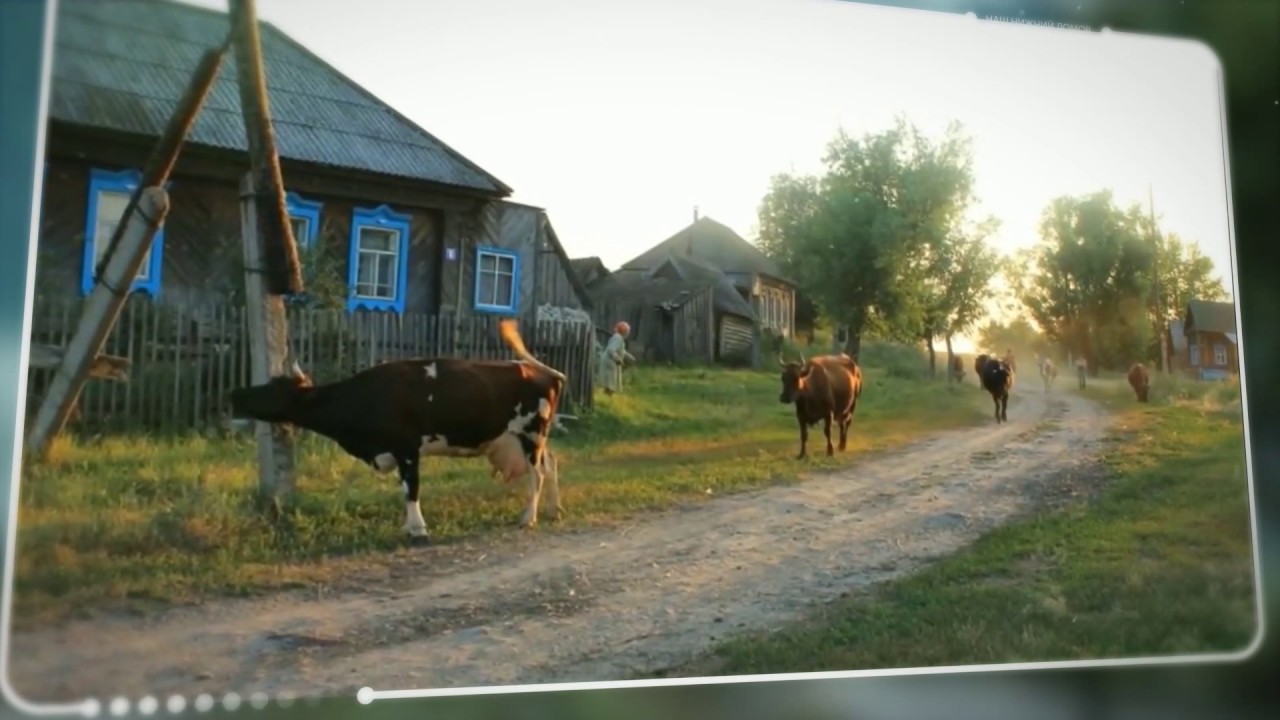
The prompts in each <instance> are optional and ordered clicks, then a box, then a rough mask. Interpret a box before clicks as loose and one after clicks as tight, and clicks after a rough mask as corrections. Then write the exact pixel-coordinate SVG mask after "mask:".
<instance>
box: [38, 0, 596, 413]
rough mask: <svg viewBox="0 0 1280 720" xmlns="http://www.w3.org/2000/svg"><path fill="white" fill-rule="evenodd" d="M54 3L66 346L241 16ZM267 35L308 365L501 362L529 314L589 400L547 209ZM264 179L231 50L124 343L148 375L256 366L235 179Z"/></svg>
mask: <svg viewBox="0 0 1280 720" xmlns="http://www.w3.org/2000/svg"><path fill="white" fill-rule="evenodd" d="M57 7H58V10H57V20H56V37H55V48H54V61H53V65H54V67H53V80H52V87H51V95H50V101H49V116H48V132H47V136H46V137H47V141H46V162H45V170H44V171H45V177H44V187H43V200H42V206H41V217H40V236H39V237H40V239H39V245H38V250H37V253H38V256H37V264H36V284H35V286H36V288H37V290H36V292H37V299H36V308H35V312H34V313H33V314H34V317H33V340H34V341H37V342H50V343H53V344H57V343H58V342H59V341H60V340H63V339H65V336H66V335H68V334H69V333H70V330H71V325H73V323H74V319H75V318H76V317H77V316H78V304H79V303H80V302H81V300H82V298H83V297H84V296H85V295H87V294H88V292H89V291H90V290H91V289H92V286H93V281H94V275H93V273H94V266H95V265H96V260H97V259H98V258H99V257H100V256H101V255H100V254H101V252H102V250H103V249H104V248H103V245H104V244H105V242H106V240H107V238H109V237H110V235H111V233H112V231H113V228H114V226H115V224H116V223H117V222H118V221H119V219H120V215H121V214H122V211H123V209H124V205H125V203H126V202H127V200H128V197H129V194H130V193H131V192H132V191H133V189H134V188H136V186H137V183H138V182H139V180H140V177H141V170H142V167H143V166H144V164H145V163H146V160H147V157H148V155H149V153H150V151H151V149H152V146H153V145H154V143H155V141H156V139H157V138H158V136H159V135H160V133H161V132H162V131H163V128H164V126H165V124H166V122H167V121H168V118H169V115H170V114H171V113H172V111H173V109H174V108H175V106H176V105H177V103H178V101H179V98H180V97H181V96H182V94H183V92H184V90H185V88H186V85H187V83H188V81H189V78H190V76H191V73H192V71H193V70H194V68H195V66H196V64H197V62H198V61H199V58H200V57H201V55H202V54H203V53H204V52H205V51H206V50H208V49H210V48H213V47H216V46H218V45H220V44H221V43H222V41H223V39H224V38H225V37H226V34H227V31H228V29H229V18H228V16H227V15H226V14H225V13H222V12H218V11H214V10H209V9H204V8H197V7H193V6H189V5H184V4H179V3H176V2H169V1H168V0H113V1H112V2H109V3H104V2H100V1H99V0H61V1H60V2H59V3H58V6H57ZM261 43H262V52H263V61H264V65H265V69H266V78H267V87H268V94H269V101H270V107H271V113H272V120H273V124H274V132H275V138H276V144H277V149H278V152H279V155H280V163H281V169H282V174H283V177H284V182H285V190H286V197H287V203H288V209H289V214H290V219H291V221H292V224H293V230H294V235H295V238H296V240H297V242H298V245H299V255H300V258H301V260H302V264H303V277H304V281H305V283H306V293H304V294H303V295H302V296H300V297H294V298H291V300H292V307H291V313H293V314H294V316H295V322H294V323H293V324H292V328H293V333H294V334H295V335H297V337H295V338H294V340H295V343H296V345H297V347H298V348H299V352H300V354H301V355H302V356H303V358H304V359H307V360H310V361H312V362H315V363H317V364H327V366H328V367H330V369H331V370H332V371H333V372H334V373H344V372H351V371H354V370H356V369H359V367H361V366H366V365H368V364H371V363H374V362H379V361H381V360H385V359H390V358H391V357H395V356H404V355H411V354H425V353H436V352H439V353H442V354H460V355H464V356H475V355H484V354H487V353H490V352H493V353H501V348H500V346H499V345H498V344H497V340H496V338H494V337H492V336H493V335H494V332H493V328H494V326H495V325H496V322H497V320H498V319H500V318H503V317H515V318H518V319H520V320H521V321H522V325H524V326H525V327H526V331H525V332H526V337H533V338H535V341H534V342H531V343H530V347H531V349H533V350H534V352H535V353H539V352H547V353H554V352H556V349H555V348H551V347H547V343H549V342H550V343H553V344H554V343H556V342H559V343H561V344H563V343H573V342H579V343H580V344H583V343H585V345H584V347H585V348H587V349H586V350H583V351H582V352H581V353H578V354H582V355H583V360H581V365H582V367H581V368H576V367H574V368H566V370H567V371H568V372H569V374H570V377H571V382H572V383H575V384H576V385H579V386H580V387H578V388H577V390H578V392H577V393H575V394H576V395H577V397H578V398H579V399H581V400H583V401H584V402H589V398H590V392H589V383H590V369H589V365H590V363H589V358H588V355H589V347H590V335H591V333H590V328H589V316H588V315H587V311H589V309H590V307H591V305H590V302H591V301H590V298H589V296H588V295H587V293H586V289H585V287H584V286H583V284H582V283H581V282H580V281H579V280H578V279H577V276H576V275H575V274H574V273H573V271H572V269H571V266H570V263H569V258H568V256H567V255H566V254H565V251H564V248H563V246H562V245H561V243H560V240H559V237H558V236H557V235H556V233H555V230H554V228H553V227H552V225H551V222H550V220H549V218H548V216H547V212H546V211H545V210H544V209H542V208H537V207H532V206H529V205H524V204H521V203H516V202H513V201H511V200H510V199H509V198H510V195H511V194H512V188H510V187H508V186H507V185H505V184H504V183H503V182H502V181H500V180H499V179H498V178H496V177H494V176H493V175H492V174H490V173H489V172H487V171H485V170H484V169H483V168H481V167H479V166H478V165H477V164H476V163H474V162H472V161H471V160H469V159H467V158H466V157H464V156H463V155H462V154H461V153H459V152H458V151H457V150H455V149H453V148H451V147H449V146H448V145H446V144H445V143H444V142H443V141H442V140H440V139H439V138H437V137H435V136H434V135H432V134H431V133H430V132H428V131H427V130H425V129H423V128H421V127H419V126H418V125H417V124H415V123H414V122H413V121H411V120H409V119H408V118H406V117H404V116H403V115H401V114H400V113H398V112H397V111H396V110H395V109H394V108H392V107H390V106H388V105H387V104H386V103H384V102H382V101H381V100H379V99H378V98H376V97H375V96H373V95H372V94H371V93H370V92H369V91H367V90H365V89H364V88H362V87H361V86H360V85H358V84H357V83H356V82H355V81H353V80H352V79H350V78H348V77H346V76H344V75H343V74H342V73H340V72H339V71H338V70H337V69H335V68H334V67H333V66H331V65H330V64H328V63H327V62H325V61H324V60H322V59H321V58H319V57H318V56H316V55H315V54H314V53H312V52H311V51H309V50H308V49H307V48H305V47H303V46H302V45H300V44H299V43H297V42H296V41H294V40H293V39H291V38H290V37H289V36H287V35H286V34H285V33H283V32H281V31H280V30H279V29H277V28H276V27H274V26H272V25H271V24H270V23H265V22H263V23H261ZM248 168H249V164H248V155H247V152H246V138H245V131H244V125H243V121H242V118H241V109H240V97H239V90H238V87H237V83H236V73H235V65H234V57H233V53H227V55H226V56H225V57H224V59H223V63H222V66H221V69H220V72H219V76H218V79H217V81H216V84H215V85H214V87H213V89H212V91H211V92H210V94H209V97H208V99H207V100H206V103H205V106H204V108H203V109H202V111H201V114H200V116H199V118H198V120H197V122H196V123H195V125H194V127H193V128H192V130H191V132H190V133H189V135H188V137H187V143H186V145H185V146H184V148H183V153H182V156H181V158H180V160H179V162H178V164H177V166H176V167H175V168H174V172H173V173H172V175H171V176H170V184H169V186H168V191H169V196H170V201H171V207H170V211H169V214H168V216H167V218H166V221H165V224H164V226H163V227H162V228H161V230H160V232H158V233H157V234H156V235H155V238H154V241H153V245H152V249H151V251H150V253H149V256H148V257H147V258H146V259H145V260H144V263H143V267H142V270H141V271H140V273H139V276H138V278H137V279H136V281H135V282H134V284H133V287H132V293H131V297H130V300H129V302H128V304H127V305H126V308H125V312H124V315H123V316H122V317H121V320H120V322H119V323H118V325H117V330H116V332H115V333H114V336H115V337H113V338H111V339H109V340H108V347H107V351H108V352H113V351H114V352H115V354H121V355H126V356H129V357H131V358H133V359H134V362H135V366H136V365H137V364H138V363H139V362H140V361H142V364H143V365H146V364H147V363H148V362H149V363H150V364H151V365H153V366H156V365H158V364H159V363H161V362H162V360H157V358H161V359H163V358H165V357H167V358H168V360H169V361H170V362H172V363H177V364H182V363H187V362H190V361H191V360H192V356H194V357H195V359H196V360H199V361H203V360H205V359H207V357H208V356H209V352H210V351H211V350H216V351H218V352H221V353H222V355H224V356H235V355H237V354H239V355H243V353H242V352H241V351H240V349H239V348H240V347H241V345H247V342H242V341H246V340H247V333H246V331H245V328H244V325H245V323H244V322H243V317H242V312H241V311H242V310H243V298H242V295H243V292H242V288H243V283H244V268H243V260H242V257H243V255H242V253H243V250H242V244H241V237H240V221H241V220H240V218H241V214H240V202H241V201H240V198H239V182H240V178H241V177H242V176H243V175H244V174H245V173H246V171H247V170H248ZM308 313H310V314H308ZM237 318H239V319H237ZM552 322H554V323H558V326H557V327H555V328H548V327H547V323H552ZM540 323H541V326H540V325H539V324H540ZM566 323H577V324H580V325H582V327H581V328H580V329H577V330H569V331H566V330H565V327H564V326H565V324H566ZM139 331H141V335H140V334H139ZM575 333H576V334H577V336H578V337H579V339H578V340H573V338H572V337H571V336H574V335H575ZM317 335H322V336H323V337H319V338H317V337H315V336H317ZM36 336H39V337H36ZM540 342H541V344H542V346H543V347H541V348H540V347H539V346H538V345H539V343H540ZM229 348H230V349H229ZM577 351H578V349H576V348H575V349H574V352H575V353H576V352H577ZM565 353H568V350H565ZM233 359H234V358H233ZM243 359H244V358H240V360H243ZM548 359H549V360H551V361H553V362H560V363H561V364H562V365H564V364H565V363H571V362H572V358H570V357H569V355H567V354H564V353H562V357H549V358H548ZM220 362H224V364H225V362H231V360H224V361H220ZM246 362H247V361H246ZM246 366H247V365H246ZM220 372H221V370H220ZM227 372H230V373H231V374H233V375H235V374H236V373H237V372H241V371H238V370H236V369H235V368H232V369H231V370H228V371H227ZM241 374H243V372H241ZM321 374H323V373H321ZM175 382H178V381H175ZM192 382H197V381H196V380H192ZM199 382H204V380H200V381H199ZM179 384H180V383H179ZM206 390H207V391H208V392H210V393H211V392H215V391H216V390H217V389H216V388H213V387H209V388H206ZM132 392H133V393H134V394H136V393H138V392H141V391H140V390H137V389H136V388H135V389H134V390H133V391H132ZM90 394H92V393H90ZM172 394H174V395H178V394H181V393H177V392H175V393H172ZM90 400H91V398H90ZM90 404H91V403H90ZM198 404H199V403H197V405H198ZM206 404H207V403H206ZM192 412H193V413H194V414H193V415H192V417H198V416H199V415H200V412H199V410H198V409H197V410H193V411H192Z"/></svg>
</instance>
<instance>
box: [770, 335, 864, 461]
mask: <svg viewBox="0 0 1280 720" xmlns="http://www.w3.org/2000/svg"><path fill="white" fill-rule="evenodd" d="M778 365H779V366H781V368H782V393H781V394H780V395H779V396H778V401H779V402H781V403H783V404H792V403H794V404H795V406H796V422H797V423H798V424H799V425H800V454H799V455H797V456H796V459H797V460H803V459H804V458H805V456H806V455H807V454H808V443H809V428H810V427H812V426H813V425H816V424H817V423H818V422H819V421H821V422H822V433H823V435H825V436H826V438H827V456H828V457H830V456H832V455H834V454H835V450H834V449H833V448H832V446H831V423H832V421H835V422H837V423H838V424H839V427H840V451H841V452H844V450H845V447H846V445H847V443H848V440H849V426H850V425H851V424H853V413H854V411H855V410H856V409H857V408H858V398H859V397H861V396H862V369H861V368H860V367H858V361H857V360H855V359H854V358H851V357H849V356H848V355H845V354H844V353H841V354H839V355H819V356H818V357H815V358H810V359H809V360H808V361H806V360H805V359H804V356H803V355H802V356H801V357H800V362H798V363H797V362H784V361H783V359H782V357H781V356H779V357H778Z"/></svg>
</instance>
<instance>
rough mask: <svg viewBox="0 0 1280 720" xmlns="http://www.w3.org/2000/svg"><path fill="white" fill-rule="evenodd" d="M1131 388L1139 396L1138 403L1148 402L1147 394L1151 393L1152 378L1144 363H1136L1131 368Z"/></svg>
mask: <svg viewBox="0 0 1280 720" xmlns="http://www.w3.org/2000/svg"><path fill="white" fill-rule="evenodd" d="M1129 387H1131V388H1133V393H1134V394H1135V395H1137V396H1138V402H1146V401H1147V393H1149V392H1151V376H1150V375H1148V374H1147V368H1146V366H1145V365H1143V364H1142V363H1134V365H1133V367H1131V368H1129Z"/></svg>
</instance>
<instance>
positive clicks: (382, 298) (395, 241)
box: [347, 205, 409, 312]
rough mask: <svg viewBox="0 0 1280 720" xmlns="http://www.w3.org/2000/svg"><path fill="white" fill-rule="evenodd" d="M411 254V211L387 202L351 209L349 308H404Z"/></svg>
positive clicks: (400, 309) (348, 280) (398, 310)
mask: <svg viewBox="0 0 1280 720" xmlns="http://www.w3.org/2000/svg"><path fill="white" fill-rule="evenodd" d="M408 254H409V216H408V215H401V214H399V213H396V212H394V211H392V210H391V208H389V207H387V206H386V205H380V206H378V207H377V208H373V209H370V208H356V209H355V210H354V211H352V214H351V256H350V267H349V270H348V275H347V283H348V285H349V286H350V287H351V297H350V299H349V300H348V301H347V309H348V310H355V309H357V308H362V307H363V308H365V309H368V310H395V311H396V312H404V297H405V283H406V280H407V277H408V263H407V260H408Z"/></svg>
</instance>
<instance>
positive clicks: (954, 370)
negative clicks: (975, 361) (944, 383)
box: [951, 355, 964, 382]
mask: <svg viewBox="0 0 1280 720" xmlns="http://www.w3.org/2000/svg"><path fill="white" fill-rule="evenodd" d="M951 377H953V378H955V380H956V382H963V381H964V361H963V360H961V359H960V356H959V355H956V356H955V357H953V358H951Z"/></svg>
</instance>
